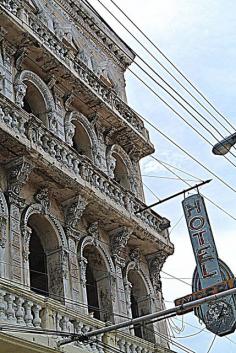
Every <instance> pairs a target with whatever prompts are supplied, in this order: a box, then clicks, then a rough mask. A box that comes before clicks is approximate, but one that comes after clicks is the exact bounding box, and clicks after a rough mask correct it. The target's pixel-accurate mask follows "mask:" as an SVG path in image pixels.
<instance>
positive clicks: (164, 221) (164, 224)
mask: <svg viewBox="0 0 236 353" xmlns="http://www.w3.org/2000/svg"><path fill="white" fill-rule="evenodd" d="M159 228H160V230H165V229H168V228H170V221H169V219H167V218H162V221H161V223H160V224H159Z"/></svg>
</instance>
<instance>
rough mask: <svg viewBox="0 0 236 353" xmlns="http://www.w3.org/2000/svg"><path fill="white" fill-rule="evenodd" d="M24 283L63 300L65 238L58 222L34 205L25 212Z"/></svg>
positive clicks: (43, 293) (22, 224)
mask: <svg viewBox="0 0 236 353" xmlns="http://www.w3.org/2000/svg"><path fill="white" fill-rule="evenodd" d="M21 229H22V236H23V260H24V263H25V264H24V282H25V284H26V285H28V286H29V287H30V288H31V290H33V291H35V292H36V293H39V294H41V295H44V296H49V297H51V298H54V299H56V300H60V301H64V297H65V292H64V289H65V288H66V284H65V280H66V278H65V276H64V273H65V266H67V265H68V264H65V263H64V262H65V257H64V252H65V251H66V249H67V242H66V237H65V234H64V232H63V229H62V227H61V226H59V225H58V223H57V221H56V220H54V219H51V217H50V216H49V215H45V214H43V206H42V205H40V204H33V205H31V206H28V207H27V208H26V209H25V211H24V212H23V214H22V220H21Z"/></svg>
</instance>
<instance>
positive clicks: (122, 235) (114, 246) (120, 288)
mask: <svg viewBox="0 0 236 353" xmlns="http://www.w3.org/2000/svg"><path fill="white" fill-rule="evenodd" d="M132 231H133V230H132V229H130V228H127V227H120V228H118V229H115V230H114V231H112V232H111V233H110V244H111V252H112V258H113V262H114V265H115V271H116V273H115V275H116V288H113V290H117V293H116V294H115V298H116V301H115V312H116V313H119V314H120V315H124V316H126V315H127V300H126V295H125V287H124V281H123V276H122V269H123V268H124V266H125V260H124V258H123V257H122V255H123V251H124V249H125V247H126V245H127V242H128V239H129V237H130V235H131V234H132ZM115 320H116V322H121V321H124V320H125V319H124V318H122V317H119V316H115Z"/></svg>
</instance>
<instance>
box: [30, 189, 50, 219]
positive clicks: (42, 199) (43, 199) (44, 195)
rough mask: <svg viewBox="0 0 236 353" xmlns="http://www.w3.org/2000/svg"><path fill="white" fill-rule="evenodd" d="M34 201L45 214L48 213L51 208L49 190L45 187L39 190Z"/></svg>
mask: <svg viewBox="0 0 236 353" xmlns="http://www.w3.org/2000/svg"><path fill="white" fill-rule="evenodd" d="M34 199H35V201H36V202H38V203H40V204H41V205H42V207H43V212H44V213H48V211H49V208H50V198H49V190H48V188H47V187H43V188H41V189H39V190H38V191H37V192H36V193H35V195H34Z"/></svg>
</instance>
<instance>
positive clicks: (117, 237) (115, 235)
mask: <svg viewBox="0 0 236 353" xmlns="http://www.w3.org/2000/svg"><path fill="white" fill-rule="evenodd" d="M132 232H133V229H131V228H128V227H120V228H118V229H115V230H113V231H112V232H110V237H111V240H110V243H111V251H112V255H117V256H121V254H122V251H123V250H124V248H125V246H126V245H127V242H128V239H129V237H130V235H131V234H132Z"/></svg>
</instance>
